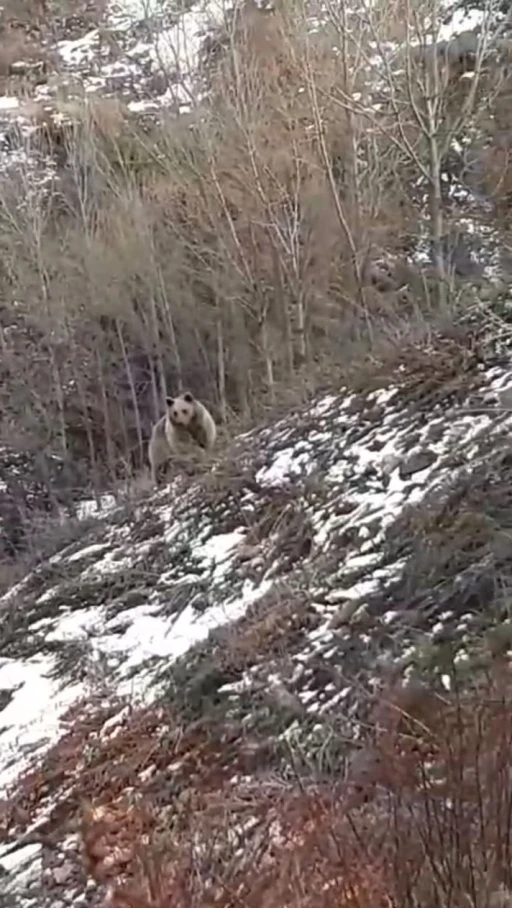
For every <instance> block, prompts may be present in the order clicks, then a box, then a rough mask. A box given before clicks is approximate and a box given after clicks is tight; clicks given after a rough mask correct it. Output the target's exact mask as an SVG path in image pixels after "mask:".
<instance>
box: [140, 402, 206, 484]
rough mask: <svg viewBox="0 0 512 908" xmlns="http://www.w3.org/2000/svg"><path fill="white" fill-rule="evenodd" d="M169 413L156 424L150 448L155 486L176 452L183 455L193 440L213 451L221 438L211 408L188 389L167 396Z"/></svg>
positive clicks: (149, 456)
mask: <svg viewBox="0 0 512 908" xmlns="http://www.w3.org/2000/svg"><path fill="white" fill-rule="evenodd" d="M166 406H167V412H166V413H165V416H162V417H161V419H159V420H158V422H157V423H155V425H154V426H153V431H152V432H151V438H150V440H149V447H148V459H149V463H150V466H151V477H152V480H153V482H154V483H155V485H156V484H157V481H158V473H159V470H160V468H161V467H162V466H163V465H164V464H166V463H167V462H168V461H169V460H170V459H171V457H172V456H173V455H175V456H177V457H179V456H180V455H181V454H184V453H185V452H186V450H187V448H188V449H189V450H190V442H191V441H192V442H194V443H195V444H196V445H199V447H200V448H203V449H204V450H206V451H211V449H212V448H213V446H214V444H215V439H216V438H217V426H216V425H215V421H214V419H213V416H212V415H211V413H210V411H209V410H207V409H206V407H205V405H204V404H202V403H201V401H199V400H196V399H195V397H194V396H193V395H192V394H190V392H189V391H187V392H186V393H185V394H180V395H178V397H168V398H167V399H166Z"/></svg>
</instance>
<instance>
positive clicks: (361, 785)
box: [3, 663, 512, 908]
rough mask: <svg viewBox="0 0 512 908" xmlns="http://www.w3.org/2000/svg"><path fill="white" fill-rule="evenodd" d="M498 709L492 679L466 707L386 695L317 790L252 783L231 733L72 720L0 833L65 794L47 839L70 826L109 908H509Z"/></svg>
mask: <svg viewBox="0 0 512 908" xmlns="http://www.w3.org/2000/svg"><path fill="white" fill-rule="evenodd" d="M511 696H512V679H511V675H510V669H509V667H508V665H505V664H501V665H500V664H498V663H497V664H496V666H495V670H494V671H493V673H492V675H490V676H488V677H485V678H484V677H480V678H479V680H478V681H476V679H475V683H474V685H473V687H472V688H471V689H470V690H468V691H466V692H464V693H463V692H462V691H459V690H457V688H456V687H454V689H453V690H452V692H451V693H446V692H444V693H442V694H440V693H435V692H434V691H429V690H428V689H424V688H418V687H414V688H410V689H404V688H402V687H395V688H392V689H390V690H388V691H386V692H385V693H384V694H383V695H382V696H381V697H380V698H379V700H378V701H376V703H375V708H374V712H373V723H374V724H373V731H372V732H371V733H370V734H369V736H368V738H367V740H366V742H365V743H363V744H362V745H360V749H359V750H358V751H356V752H355V754H354V758H353V760H352V765H351V769H350V770H349V772H348V774H347V776H346V778H344V779H342V778H332V780H331V781H330V782H329V783H324V784H323V785H319V784H318V783H315V782H312V781H310V780H309V779H308V778H307V777H304V778H301V779H297V780H296V782H286V783H285V782H282V781H281V782H279V781H278V780H277V777H272V776H270V775H269V774H268V773H267V774H265V773H264V772H263V766H264V764H263V763H262V759H261V744H262V742H258V741H257V740H256V739H254V738H253V739H251V737H250V736H249V735H246V734H244V733H243V732H242V729H239V730H238V731H237V730H236V729H235V728H234V727H233V725H232V724H230V723H227V724H226V726H225V727H223V726H222V723H220V722H217V723H216V724H215V726H212V725H210V726H209V725H208V723H204V722H202V723H195V724H194V725H193V726H190V727H189V728H184V727H183V726H181V725H180V723H179V722H178V721H177V719H176V717H174V718H173V717H172V716H171V715H169V714H166V713H165V711H162V710H160V711H157V710H155V708H154V707H153V708H151V709H142V710H138V709H133V710H131V711H130V712H129V713H126V714H125V716H124V718H123V719H122V720H121V722H120V724H119V723H118V724H117V726H116V727H115V734H112V735H110V736H109V735H102V736H101V737H99V736H98V735H99V731H100V728H101V726H102V723H103V722H104V721H105V719H106V718H108V715H109V712H108V711H107V712H105V711H104V710H102V709H100V708H99V707H98V708H97V709H96V711H95V710H94V708H93V704H88V705H87V704H84V705H83V706H82V708H81V710H75V712H74V715H73V716H70V717H69V719H70V720H73V728H72V730H71V731H70V732H69V734H68V735H66V737H65V738H64V739H63V740H62V741H61V742H60V743H59V744H58V745H57V746H56V747H55V748H53V750H52V752H51V754H50V755H49V756H48V758H46V759H45V760H44V761H43V763H42V764H41V765H40V767H39V768H38V769H37V770H35V771H34V772H33V773H31V774H29V775H28V776H26V777H25V779H24V780H22V781H21V784H19V785H18V786H17V788H16V790H15V791H12V792H11V794H10V796H9V800H8V801H6V802H5V804H4V809H3V829H4V833H6V832H7V831H8V830H9V831H10V832H12V831H13V830H14V829H17V830H18V834H19V832H20V831H21V829H22V828H23V827H24V826H26V825H28V824H29V823H30V816H31V814H32V813H33V811H34V810H35V809H36V808H37V807H38V806H39V808H41V807H44V805H45V803H47V801H48V798H50V799H52V798H53V797H54V796H55V795H56V794H57V792H58V791H60V790H63V789H65V790H66V791H67V798H66V802H65V804H62V805H61V807H60V808H59V809H58V810H57V811H55V812H54V813H53V815H52V812H50V814H49V827H50V828H51V827H52V826H53V831H54V832H55V831H57V832H58V829H59V827H60V828H61V829H64V828H69V823H70V822H76V820H77V819H78V818H80V822H81V837H82V843H83V858H84V865H85V868H86V870H87V872H88V873H89V874H90V875H91V876H92V877H93V879H94V880H96V881H97V883H98V884H100V885H102V886H107V894H106V896H105V902H104V904H105V905H106V906H107V905H110V906H119V908H120V906H123V908H172V906H176V908H182V906H187V908H191V906H195V905H197V906H199V905H201V906H206V905H209V906H212V908H213V906H218V908H228V906H229V908H235V906H240V905H244V906H247V908H278V906H279V908H288V906H290V908H318V906H322V908H324V906H325V908H331V906H332V908H340V906H347V908H348V906H350V908H381V906H389V908H391V906H392V908H395V906H396V908H398V906H400V908H404V906H406V908H413V906H417V905H433V906H439V908H441V906H443V908H444V906H450V908H452V906H453V908H459V906H460V908H462V906H468V905H470V906H474V908H488V906H489V905H491V904H494V905H497V904H498V901H497V900H499V899H505V902H504V903H503V904H506V905H508V904H510V901H509V899H510V896H509V895H507V893H508V892H509V891H510V889H511V887H512V879H511V876H510V868H511V866H512V862H511V859H512V854H511V841H512V840H511V832H512V828H511V816H512V800H511V788H510V761H509V756H510V748H511V746H512V719H511V711H510V702H511ZM119 706H120V704H118V705H117V707H113V709H112V711H114V710H115V709H116V708H117V709H118V708H119ZM111 730H113V729H111ZM92 735H93V736H94V740H95V741H96V746H95V747H91V746H90V742H91V740H92V737H91V736H92ZM87 742H89V743H87ZM255 773H256V775H255ZM262 773H263V774H262ZM164 792H167V794H166V795H165V794H164Z"/></svg>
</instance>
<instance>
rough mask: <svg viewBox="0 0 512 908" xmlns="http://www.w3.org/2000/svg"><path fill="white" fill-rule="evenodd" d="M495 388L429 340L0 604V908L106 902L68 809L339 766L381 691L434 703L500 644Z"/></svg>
mask: <svg viewBox="0 0 512 908" xmlns="http://www.w3.org/2000/svg"><path fill="white" fill-rule="evenodd" d="M509 383H510V361H509V360H508V358H507V357H501V358H498V357H489V356H488V358H487V360H485V358H483V356H482V354H481V352H480V353H478V354H477V353H475V352H473V353H470V352H469V351H468V350H462V349H461V348H460V347H457V345H456V344H454V343H453V342H451V341H447V340H446V339H445V340H443V339H441V340H439V342H438V343H437V345H436V348H435V349H434V348H430V349H424V350H419V349H418V350H416V353H415V357H411V355H410V353H409V355H408V356H407V357H405V356H404V362H403V364H402V365H401V366H400V367H399V368H398V369H397V370H395V372H394V375H393V376H391V375H390V374H389V370H388V371H386V370H385V369H382V370H380V372H379V370H378V369H376V370H375V374H374V375H373V377H372V379H371V382H370V381H368V384H367V388H366V390H358V391H354V390H353V391H349V390H348V389H340V392H339V394H336V395H334V394H331V395H327V396H323V397H322V396H321V397H319V398H318V399H317V400H316V401H314V402H313V403H312V404H311V405H310V406H308V407H306V408H304V409H302V410H298V411H297V412H294V413H290V414H289V415H288V416H286V417H285V418H283V419H282V420H280V421H279V422H277V423H274V424H270V425H268V426H267V427H264V428H261V429H257V430H255V431H253V432H251V433H249V434H247V435H245V436H242V437H240V438H238V439H237V440H236V442H235V443H234V444H233V445H232V446H231V447H230V449H229V450H228V451H227V452H224V453H221V454H219V457H218V460H217V463H216V464H215V466H214V468H213V469H212V471H211V472H205V473H204V474H203V475H198V476H195V477H184V476H181V477H178V478H177V479H176V480H174V482H173V483H171V485H169V486H168V487H166V488H164V489H163V490H162V491H160V492H158V493H157V494H154V495H153V496H150V497H147V498H145V499H143V500H140V501H139V502H137V503H135V504H131V505H129V506H128V505H127V506H125V507H123V508H118V509H111V510H110V511H109V512H106V513H104V514H102V515H101V516H100V517H99V518H98V519H97V520H96V521H95V522H94V524H93V525H92V526H91V525H90V524H89V523H88V524H87V527H86V528H85V529H84V534H83V537H82V538H80V539H79V541H74V542H73V543H72V544H70V545H68V546H67V547H65V548H64V549H62V551H60V552H59V553H58V554H56V555H55V556H53V557H52V558H50V559H49V560H48V561H47V562H45V563H42V564H41V565H40V566H39V567H37V568H36V569H35V570H33V571H32V572H31V573H29V574H28V575H27V576H26V577H25V578H24V579H23V580H22V581H21V582H20V583H18V584H17V585H16V586H15V587H14V588H13V589H11V590H10V591H9V592H8V593H7V594H6V595H5V596H4V597H3V599H2V600H1V602H0V609H1V610H0V728H1V732H0V764H1V767H0V769H1V774H0V780H1V781H0V788H1V790H2V791H8V792H9V793H8V795H7V797H5V799H4V801H3V804H2V808H1V811H2V812H1V814H0V817H1V824H2V840H3V842H4V844H3V845H2V847H1V851H0V865H1V866H2V868H3V871H4V872H3V875H2V877H1V878H0V892H1V893H3V894H2V896H1V899H0V904H2V905H4V904H5V905H9V904H16V905H36V904H37V905H38V906H41V905H46V904H48V905H50V904H51V905H57V904H66V905H67V904H69V905H77V906H78V905H85V904H99V903H100V900H101V898H102V893H103V891H104V890H103V888H102V884H100V885H98V886H96V885H93V884H92V882H91V880H89V882H87V877H86V875H85V870H84V868H83V865H82V863H81V861H80V860H79V852H78V850H77V849H78V841H79V839H78V827H77V822H78V818H79V816H80V810H81V809H82V808H83V805H84V804H89V803H90V802H91V801H92V802H93V803H95V802H98V803H103V804H105V803H107V802H110V801H112V800H113V801H116V802H117V799H118V798H123V797H125V796H129V795H130V792H131V793H134V792H135V793H137V794H138V795H143V796H147V797H148V798H149V799H150V800H151V801H152V803H153V804H157V805H158V810H159V811H160V813H162V811H163V814H162V815H163V816H165V817H167V821H168V818H169V811H171V812H172V813H173V814H174V812H175V810H176V809H177V807H176V805H177V804H179V803H181V800H182V799H183V798H185V800H186V799H187V797H189V796H190V797H193V796H194V792H195V791H199V790H201V786H203V787H204V786H206V787H207V788H208V790H210V791H217V790H218V789H220V788H221V787H222V785H223V784H224V782H225V781H226V779H227V780H231V783H232V784H233V785H234V786H235V788H236V790H237V791H238V794H239V797H242V798H243V797H244V796H243V794H242V793H241V791H242V789H243V788H244V786H245V785H247V784H250V780H251V779H252V780H253V781H254V780H255V779H256V780H259V782H258V784H259V785H263V784H270V780H274V782H273V783H272V784H276V780H278V779H281V780H282V781H284V780H286V779H289V778H293V777H294V775H295V774H296V773H297V772H298V773H299V774H301V773H303V774H304V776H305V777H310V778H314V779H315V780H316V781H317V782H319V781H321V780H322V779H323V780H326V779H332V778H334V777H339V775H340V773H342V768H343V767H344V766H345V763H346V760H347V759H348V758H350V755H351V753H352V751H353V750H354V747H355V748H356V749H357V748H358V747H359V746H360V744H361V742H362V741H363V740H364V736H365V720H367V719H368V715H369V710H370V709H371V705H372V695H374V694H375V693H376V692H377V691H378V690H380V689H382V688H383V686H384V685H386V684H388V683H390V682H396V680H397V679H398V678H403V679H405V680H406V681H408V682H409V683H410V682H412V681H414V682H415V683H417V682H419V681H422V680H425V679H428V681H429V684H430V685H431V687H432V689H433V690H435V689H438V690H441V691H442V690H443V689H444V690H449V689H450V686H451V684H452V676H453V671H454V670H455V669H456V670H457V672H458V673H459V674H460V676H461V677H464V673H466V674H467V676H468V677H472V676H474V674H475V672H476V669H477V667H480V668H481V667H482V666H485V665H486V664H487V663H488V661H489V659H491V656H492V655H493V654H496V653H497V652H501V651H507V649H508V644H509V640H510V639H511V632H512V625H511V624H510V621H509V611H508V592H507V591H508V589H509V585H510V580H511V565H512V535H511V532H510V530H511V525H512V517H511V513H512V510H511V507H510V504H511V497H512V482H511V477H512V451H511V446H510V427H511V425H512V412H511V411H510V410H507V408H506V405H507V400H508V397H507V393H506V389H507V387H508V385H509ZM370 388H371V390H370ZM290 774H291V775H290ZM240 786H241V788H240ZM239 789H240V790H239ZM176 799H177V800H176ZM173 805H174V806H173ZM124 825H125V824H121V826H122V827H123V828H124ZM124 831H126V829H125V830H124ZM114 863H115V862H114ZM89 869H90V868H89ZM107 876H108V874H107ZM10 899H12V901H10ZM112 904H113V903H112ZM116 904H118V903H117V902H116ZM119 904H121V902H119ZM133 904H135V902H134V903H133ZM137 904H138V903H137ZM140 904H143V902H140ZM144 904H146V903H144ZM147 904H150V903H149V902H148V903H147ZM151 904H154V905H156V904H157V901H154V902H152V903H151ZM158 904H160V902H158ZM162 904H167V905H168V904H171V903H170V902H168V901H167V902H162ZM176 904H180V903H179V902H177V903H176Z"/></svg>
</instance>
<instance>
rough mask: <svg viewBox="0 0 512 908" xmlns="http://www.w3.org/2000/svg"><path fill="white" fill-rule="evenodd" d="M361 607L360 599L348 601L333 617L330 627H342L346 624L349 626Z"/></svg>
mask: <svg viewBox="0 0 512 908" xmlns="http://www.w3.org/2000/svg"><path fill="white" fill-rule="evenodd" d="M360 607H361V602H360V600H359V599H347V600H345V602H343V604H342V605H340V607H339V609H338V610H337V611H336V612H335V613H334V615H333V616H332V618H331V620H330V622H329V627H333V628H336V627H342V626H343V625H344V624H348V623H349V621H350V620H351V619H352V618H353V617H354V615H355V613H356V612H357V610H358V608H360Z"/></svg>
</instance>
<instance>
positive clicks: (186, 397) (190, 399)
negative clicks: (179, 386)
mask: <svg viewBox="0 0 512 908" xmlns="http://www.w3.org/2000/svg"><path fill="white" fill-rule="evenodd" d="M183 400H184V401H185V403H186V404H193V403H194V398H193V397H192V395H191V393H190V391H187V393H186V394H184V395H183Z"/></svg>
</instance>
